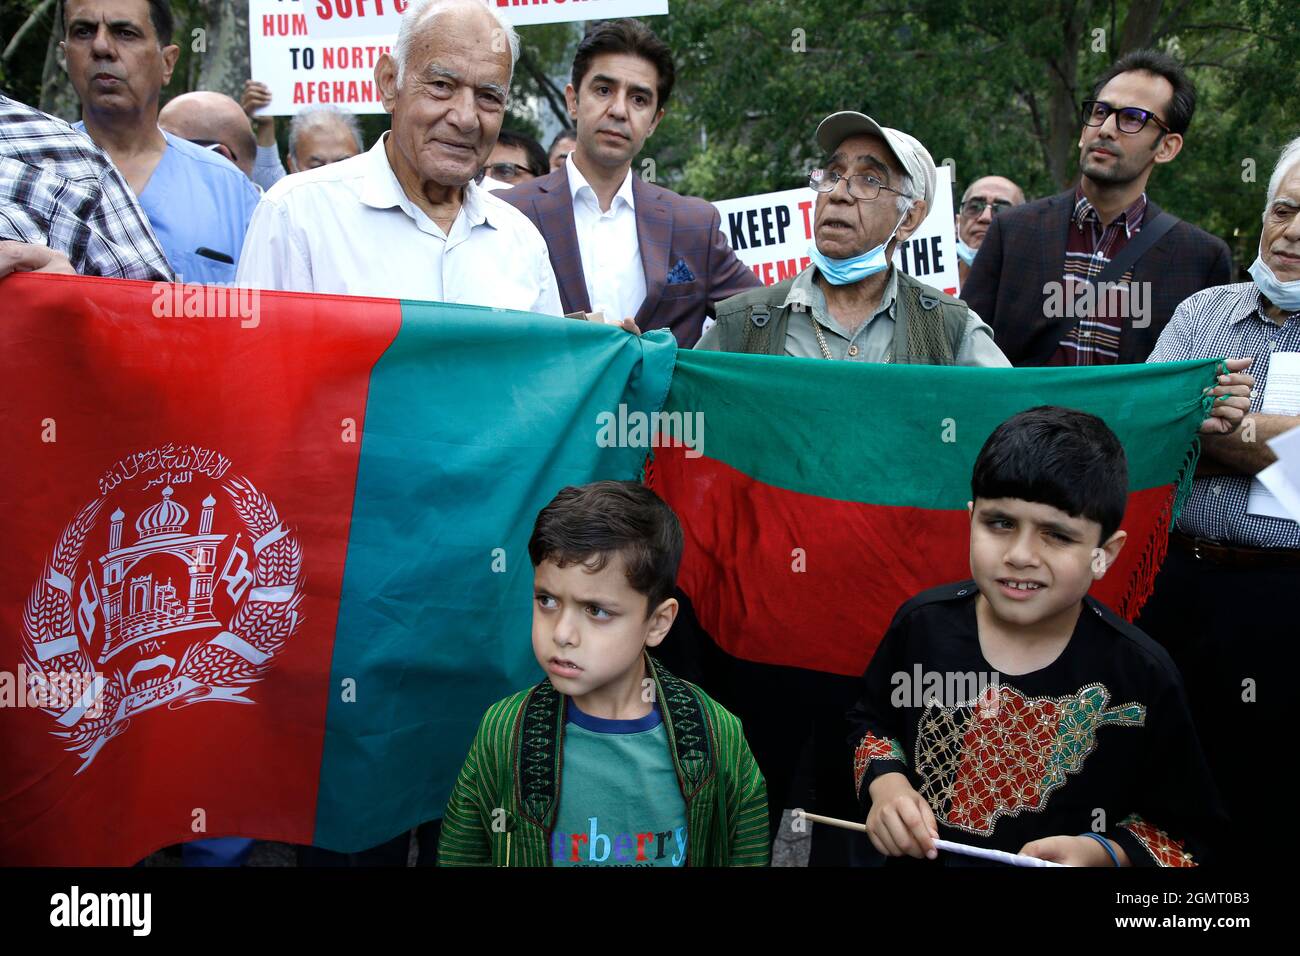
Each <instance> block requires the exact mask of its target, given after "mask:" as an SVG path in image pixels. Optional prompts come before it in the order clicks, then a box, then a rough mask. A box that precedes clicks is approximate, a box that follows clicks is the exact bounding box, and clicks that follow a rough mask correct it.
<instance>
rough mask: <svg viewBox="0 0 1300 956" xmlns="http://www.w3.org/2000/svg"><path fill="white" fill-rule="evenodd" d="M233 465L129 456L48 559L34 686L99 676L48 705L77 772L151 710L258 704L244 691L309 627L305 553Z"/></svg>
mask: <svg viewBox="0 0 1300 956" xmlns="http://www.w3.org/2000/svg"><path fill="white" fill-rule="evenodd" d="M230 464H231V463H230V460H229V459H228V458H226V457H225V456H224V455H221V454H220V453H218V452H214V451H211V450H209V449H205V448H199V447H197V446H194V445H176V444H171V443H169V444H167V445H164V446H163V447H161V448H155V449H151V450H149V451H145V452H138V453H135V454H132V455H128V456H126V457H125V458H123V459H121V460H120V461H118V462H117V463H116V464H115V465H114V466H113V467H112V468H110V469H109V470H108V471H107V472H106V473H105V474H104V477H102V478H101V479H100V481H99V490H100V495H99V497H98V498H95V499H94V500H92V501H91V502H89V503H88V504H87V505H86V506H85V507H84V508H82V509H81V511H80V512H79V513H78V514H77V515H76V517H74V518H73V519H72V521H70V522H69V523H68V525H67V527H66V528H64V530H63V534H62V535H60V537H59V540H58V543H57V544H55V546H54V550H53V551H52V552H51V553H50V555H49V557H48V558H47V560H46V562H45V567H44V570H43V571H42V574H41V578H40V580H39V581H38V582H37V584H36V586H35V587H34V588H33V589H32V593H31V597H30V598H28V600H27V606H26V608H25V609H24V613H23V628H24V631H25V633H26V638H27V640H26V643H25V644H24V658H25V664H26V667H27V673H28V675H29V680H31V681H32V683H33V684H34V685H35V684H42V685H43V686H45V687H47V688H48V687H53V686H55V685H56V684H60V683H62V684H63V686H66V676H65V675H68V674H78V675H93V680H90V681H87V682H85V683H84V685H83V686H82V687H81V689H80V692H79V693H78V694H75V695H70V696H66V697H65V698H64V699H62V700H60V701H59V702H58V703H57V704H56V705H53V706H43V708H42V709H44V710H45V711H46V713H48V714H50V715H51V716H52V717H54V718H55V723H56V724H57V725H58V727H57V729H55V730H53V731H52V733H54V735H55V736H57V737H61V738H64V739H65V740H66V741H67V749H68V750H70V751H74V752H76V753H77V754H78V755H80V757H81V759H82V761H83V762H82V764H81V766H80V767H79V768H78V770H77V773H81V771H83V770H85V769H86V767H88V766H89V765H90V762H91V761H92V760H94V758H95V756H96V755H97V754H98V753H99V751H100V750H101V749H102V748H103V747H104V745H105V744H107V743H108V742H109V741H110V740H112V739H113V738H114V737H116V736H118V735H119V734H121V733H123V732H124V731H125V730H126V729H127V728H128V727H129V726H130V724H131V720H132V718H134V717H136V716H137V715H139V714H142V713H143V712H145V711H148V710H153V709H155V708H157V707H161V706H163V705H166V706H167V708H168V709H169V710H175V709H177V708H180V707H186V706H189V705H190V704H196V703H199V702H201V701H229V702H232V703H239V704H252V703H254V701H253V700H251V699H250V698H248V697H246V696H244V694H245V693H246V692H247V690H248V689H249V686H250V685H252V684H255V683H257V681H258V680H260V679H261V677H262V676H263V674H264V673H265V672H266V670H267V669H268V668H269V667H270V666H271V663H272V661H273V659H274V658H275V655H276V654H278V653H279V652H280V650H281V649H282V648H283V647H284V645H285V642H286V641H288V640H289V638H290V637H292V636H293V634H294V632H295V631H296V630H297V628H298V625H299V624H300V623H301V620H302V618H301V615H300V613H299V605H300V604H301V602H302V594H303V580H302V548H301V546H300V545H299V543H298V540H297V537H296V536H295V534H294V532H293V531H292V530H291V529H289V528H287V527H286V526H285V525H283V524H282V523H281V521H280V517H279V515H278V514H277V513H276V510H275V506H274V505H273V504H272V503H271V502H270V501H269V500H267V498H266V496H265V495H263V494H261V493H260V492H259V491H258V490H257V488H256V487H255V486H254V485H253V483H252V482H251V481H249V480H248V479H247V478H246V477H239V476H227V474H226V473H227V472H228V471H229V469H230ZM110 507H111V509H112V510H111V511H109V510H108V509H109V508H110ZM105 516H106V520H105ZM46 700H47V703H48V702H49V698H48V697H47V698H46Z"/></svg>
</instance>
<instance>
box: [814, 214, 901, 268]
mask: <svg viewBox="0 0 1300 956" xmlns="http://www.w3.org/2000/svg"><path fill="white" fill-rule="evenodd" d="M910 211H911V204H910V203H909V204H908V212H910ZM906 218H907V212H904V213H903V214H902V215H901V216H899V217H898V222H896V223H894V228H893V229H891V230H890V232H889V236H888V238H886V239H885V241H884V242H882V243H881V244H880V245H878V246H876V247H875V248H874V249H868V250H867V251H866V252H860V253H858V254H857V255H856V256H850V257H849V258H847V259H832V258H831V257H830V256H827V255H823V254H822V251H821V250H820V249H818V248H817V240H816V239H814V240H813V241H812V242H811V243H809V244H808V257H809V258H810V259H812V261H813V264H814V265H815V266H817V271H818V272H820V273H821V274H822V278H824V279H825V280H826V281H827V282H829V283H830V284H831V285H853V284H855V283H858V282H861V281H862V280H863V279H866V278H867V277H869V276H873V275H875V274H876V273H878V272H884V271H885V270H886V269H888V268H889V257H888V256H886V255H885V247H886V246H888V245H889V241H890V239H893V238H894V235H895V234H896V233H897V232H898V227H899V226H901V225H902V224H903V220H904V219H906Z"/></svg>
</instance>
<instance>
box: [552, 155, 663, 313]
mask: <svg viewBox="0 0 1300 956" xmlns="http://www.w3.org/2000/svg"><path fill="white" fill-rule="evenodd" d="M566 168H567V169H568V171H569V195H570V196H571V197H572V199H573V224H574V227H575V228H576V229H577V232H578V251H579V252H580V253H581V255H582V275H583V278H585V279H586V280H587V298H588V299H589V300H590V301H591V311H593V312H603V313H605V317H606V318H610V319H629V318H635V317H636V314H637V312H638V310H640V308H641V303H642V302H644V301H645V267H644V266H643V265H642V262H641V243H640V240H638V238H637V232H636V200H635V198H633V196H632V170H630V169H629V170H628V171H627V178H626V179H624V180H623V185H622V186H620V187H619V188H618V192H617V193H616V194H615V196H614V201H613V202H612V203H610V204H609V209H608V211H605V212H602V211H601V208H600V200H599V199H597V198H596V191H595V190H594V189H592V188H591V185H590V184H589V183H588V182H587V180H586V178H585V177H584V176H583V175H582V172H581V170H579V169H578V164H577V163H573V162H570V163H568V164H567V167H566Z"/></svg>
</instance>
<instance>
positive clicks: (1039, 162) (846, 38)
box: [0, 0, 1300, 262]
mask: <svg viewBox="0 0 1300 956" xmlns="http://www.w3.org/2000/svg"><path fill="white" fill-rule="evenodd" d="M172 6H173V9H174V12H175V16H176V26H177V29H176V42H177V43H178V44H179V45H180V46H181V60H180V63H179V64H178V66H177V71H176V76H175V78H174V79H173V80H172V83H171V85H170V86H169V87H168V89H167V90H165V91H164V97H168V96H174V95H176V94H178V93H181V92H184V91H186V90H190V89H218V90H222V91H224V92H227V93H231V94H232V95H236V96H237V95H238V89H239V87H240V85H241V84H242V82H243V78H244V77H245V76H246V75H247V72H248V47H247V41H246V39H245V38H246V35H247V2H246V0H233V2H229V0H173V3H172ZM55 10H56V0H7V2H6V3H5V5H4V6H3V8H0V86H2V87H3V88H5V89H6V90H7V91H9V92H10V94H11V95H13V96H15V97H17V98H18V99H21V100H24V101H26V102H32V103H40V104H41V106H42V108H44V109H46V110H48V111H50V112H54V113H58V114H61V115H64V116H68V117H71V116H73V115H75V113H76V109H77V105H76V98H75V95H74V94H73V93H72V91H71V87H70V85H69V84H68V82H67V78H66V76H65V75H64V74H63V72H62V69H61V67H60V66H59V63H58V58H57V56H56V49H57V42H58V39H59V35H58V30H57V27H56V23H57V19H56V15H55ZM670 10H671V13H670V15H669V16H666V17H654V18H650V20H649V22H650V23H651V25H652V26H653V27H654V29H655V30H656V31H657V32H659V34H660V35H661V36H662V37H664V39H665V40H667V41H668V43H669V45H670V46H671V47H672V48H673V51H674V54H675V56H676V60H677V71H678V82H677V88H676V90H675V92H674V95H673V99H672V102H671V104H670V107H669V110H668V116H667V118H666V120H665V122H664V124H663V126H662V127H661V128H660V130H659V131H658V132H657V133H656V135H655V136H654V138H653V139H652V140H651V141H650V143H649V144H648V146H647V150H646V156H647V157H650V158H653V159H654V161H655V163H654V168H655V170H656V175H657V177H658V178H659V180H660V181H661V182H663V183H664V184H665V185H667V186H669V187H671V188H674V189H678V190H680V191H683V192H689V193H693V194H696V195H702V196H706V197H709V198H713V199H720V198H725V197H729V196H740V195H745V194H749V193H756V192H763V191H767V190H773V189H783V188H789V187H791V186H796V185H799V184H800V183H802V182H803V181H804V179H805V176H806V174H807V169H808V167H809V166H810V165H812V164H813V163H814V162H815V161H816V160H817V158H818V157H817V152H816V149H815V146H814V144H813V142H812V137H813V131H814V129H815V128H816V124H817V122H818V120H820V119H821V118H822V117H823V116H825V115H826V114H828V113H831V112H834V111H835V110H840V109H857V110H862V111H863V112H866V113H868V114H870V115H872V116H874V117H875V118H876V119H877V120H879V121H880V122H882V123H884V124H886V125H890V126H896V127H898V128H901V129H905V130H907V131H909V132H911V133H912V134H913V135H915V136H917V137H918V138H919V139H920V140H921V141H922V142H924V143H925V144H926V145H927V146H928V147H929V149H930V151H931V153H932V154H933V155H934V157H935V159H936V161H939V162H944V161H950V162H951V163H952V164H953V167H954V171H955V178H956V181H957V185H958V188H959V189H960V188H964V186H965V185H966V184H967V183H969V182H970V181H971V180H972V179H974V178H976V177H978V176H981V175H984V174H986V173H994V172H996V173H999V174H1002V175H1006V176H1009V177H1010V178H1012V179H1014V180H1016V181H1017V182H1019V183H1020V184H1021V185H1022V186H1023V187H1024V188H1025V191H1026V193H1027V194H1029V195H1031V196H1038V195H1046V194H1049V193H1051V192H1054V191H1057V190H1059V189H1063V188H1065V187H1067V186H1068V185H1069V184H1070V183H1072V182H1073V181H1074V179H1075V176H1076V175H1077V164H1078V151H1077V146H1076V144H1077V142H1078V134H1079V128H1080V123H1079V119H1078V103H1079V101H1080V100H1081V99H1083V98H1084V97H1085V96H1086V95H1087V93H1088V92H1090V90H1091V85H1092V82H1093V80H1094V79H1095V78H1096V77H1097V76H1098V75H1099V74H1101V73H1102V72H1103V71H1104V70H1105V69H1106V68H1107V67H1108V66H1109V65H1110V64H1111V63H1112V62H1113V61H1114V60H1115V59H1117V58H1118V57H1119V56H1120V55H1122V54H1123V53H1125V52H1127V51H1129V50H1132V49H1136V48H1139V47H1143V46H1154V47H1158V48H1161V49H1165V50H1167V51H1169V52H1171V53H1173V54H1174V55H1176V56H1178V57H1179V58H1180V59H1181V60H1182V61H1183V62H1184V63H1185V64H1186V66H1187V67H1188V70H1189V72H1190V74H1191V76H1192V78H1193V80H1194V81H1195V83H1196V85H1197V87H1198V90H1199V94H1200V101H1199V104H1198V107H1197V113H1196V117H1195V119H1194V120H1193V122H1192V127H1191V129H1190V130H1189V132H1188V136H1187V141H1186V145H1185V146H1184V149H1183V152H1182V153H1181V154H1180V155H1179V156H1178V157H1177V159H1176V160H1175V161H1174V162H1173V163H1172V164H1171V165H1170V166H1168V167H1165V168H1162V169H1160V170H1158V171H1157V172H1156V173H1155V174H1154V176H1153V179H1152V186H1151V190H1152V194H1153V196H1155V197H1156V198H1157V200H1158V201H1159V202H1160V203H1161V204H1162V205H1164V206H1165V207H1166V208H1168V209H1170V210H1171V211H1172V212H1174V213H1176V214H1178V215H1180V216H1182V217H1184V218H1186V219H1189V220H1191V221H1193V222H1196V223H1197V224H1199V225H1201V226H1203V227H1204V228H1206V229H1208V230H1210V231H1212V232H1215V233H1217V234H1219V235H1221V236H1223V237H1224V238H1225V239H1228V240H1229V242H1230V243H1232V244H1233V245H1234V252H1235V253H1236V255H1237V259H1238V261H1239V262H1241V261H1243V260H1244V261H1247V262H1248V261H1250V259H1252V258H1253V256H1254V244H1255V242H1256V240H1257V237H1258V228H1259V211H1260V209H1261V208H1262V205H1263V184H1264V183H1265V182H1266V181H1267V178H1268V174H1269V172H1270V170H1271V167H1272V164H1273V162H1274V161H1275V159H1276V157H1277V154H1278V151H1279V150H1280V148H1281V146H1282V145H1283V144H1284V143H1285V142H1287V140H1289V139H1290V138H1291V137H1293V136H1295V135H1297V134H1300V90H1297V88H1296V85H1295V83H1294V71H1295V64H1296V62H1297V60H1298V59H1300V17H1297V16H1296V13H1295V4H1294V0H690V2H684V0H671V6H670ZM196 30H201V31H203V38H204V43H203V47H204V48H203V49H202V50H199V49H196V44H195V42H194V41H195V38H196V34H195V33H194V31H196ZM520 34H521V36H522V39H523V51H522V53H521V56H520V59H519V62H518V63H517V64H516V67H515V75H514V91H513V92H514V95H513V97H512V102H511V106H510V114H509V116H508V118H507V125H508V126H510V127H512V128H516V129H519V130H521V131H524V132H529V133H531V134H533V135H534V136H537V137H538V138H542V134H543V133H544V132H545V131H547V130H552V129H554V128H555V126H557V125H559V124H562V123H567V121H568V120H567V114H566V110H565V107H564V97H563V90H564V84H565V82H566V81H567V79H568V74H569V66H570V63H571V61H572V57H573V52H574V48H575V47H576V45H577V41H578V39H579V37H580V36H581V26H580V25H578V24H554V25H548V26H537V27H525V28H523V29H521V30H520ZM363 125H364V127H365V130H366V133H367V136H368V137H369V138H373V137H374V136H375V135H377V134H378V133H379V132H380V131H381V130H382V129H383V128H386V125H387V118H386V117H382V116H379V117H367V118H366V119H365V120H364V122H363Z"/></svg>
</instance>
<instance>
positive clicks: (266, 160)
mask: <svg viewBox="0 0 1300 956" xmlns="http://www.w3.org/2000/svg"><path fill="white" fill-rule="evenodd" d="M287 175H289V174H288V172H286V171H285V168H284V163H282V162H280V147H279V146H259V147H257V158H256V159H255V160H254V161H253V184H254V185H256V186H261V187H262V188H263V189H270V188H271V187H272V186H274V185H275V184H276V183H278V182H279V181H280V180H282V179H284V177H285V176H287Z"/></svg>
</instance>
